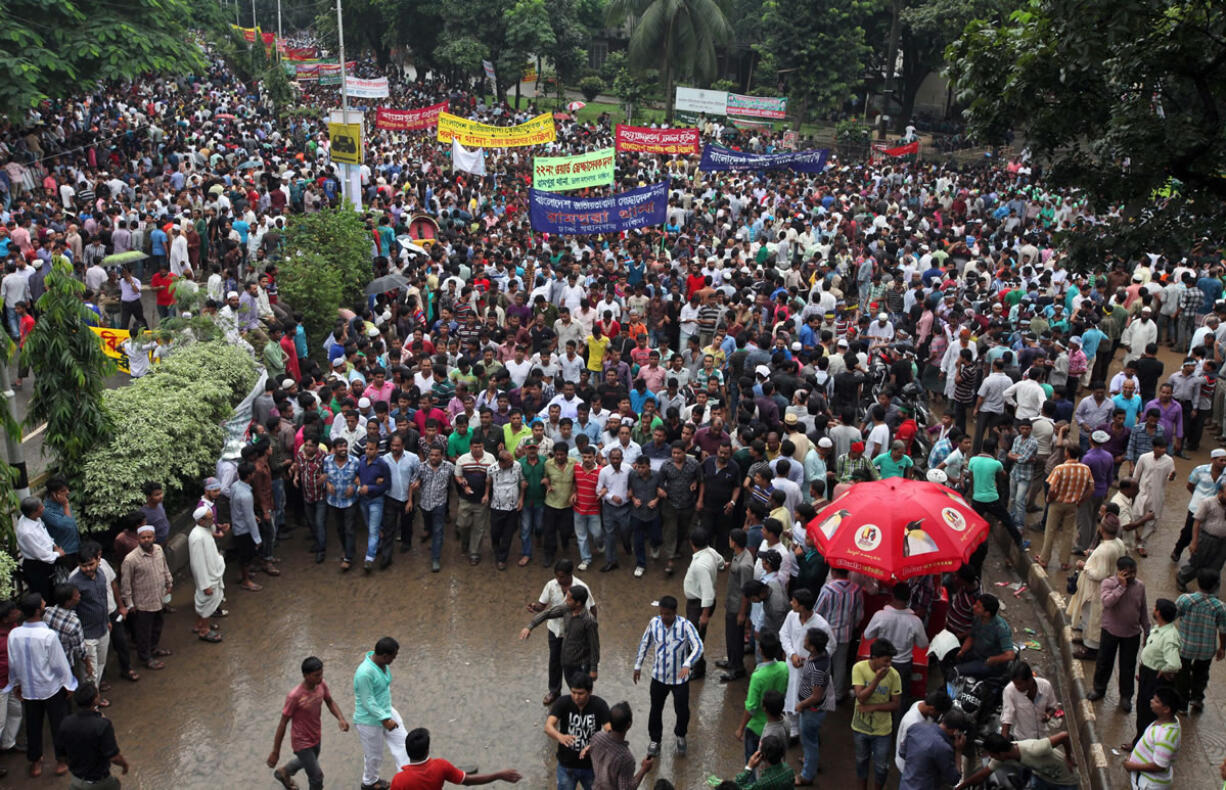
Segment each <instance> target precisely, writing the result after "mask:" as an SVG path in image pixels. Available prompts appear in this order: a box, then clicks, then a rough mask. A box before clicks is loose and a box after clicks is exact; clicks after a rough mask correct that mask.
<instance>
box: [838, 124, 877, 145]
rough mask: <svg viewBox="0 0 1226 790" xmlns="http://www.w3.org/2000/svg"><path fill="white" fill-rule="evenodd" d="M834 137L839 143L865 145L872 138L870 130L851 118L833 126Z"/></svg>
mask: <svg viewBox="0 0 1226 790" xmlns="http://www.w3.org/2000/svg"><path fill="white" fill-rule="evenodd" d="M834 136H835V139H837V140H838V141H839V142H840V143H847V144H857V145H867V144H868V142H869V140H870V138H871V136H872V130H871V129H869V128H868V127H867V126H865V125H864V124H863V123H861V122H860V121H857V120H856V119H854V118H852V119H850V120H847V121H840V122H839V123H837V124H835V127H834Z"/></svg>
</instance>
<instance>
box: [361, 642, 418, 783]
mask: <svg viewBox="0 0 1226 790" xmlns="http://www.w3.org/2000/svg"><path fill="white" fill-rule="evenodd" d="M399 652H400V643H399V642H397V641H396V640H395V639H393V638H391V637H390V636H385V637H383V638H382V639H380V640H379V641H378V642H376V643H375V649H374V650H372V651H370V652H368V653H367V654H366V658H364V659H363V660H362V663H361V664H359V665H358V669H357V671H356V672H354V673H353V698H354V709H353V723H354V724H355V725H357V728H358V739H359V740H360V741H361V742H362V790H387V788H388V783H387V782H386V781H384V780H382V779H380V778H379V769H380V768H382V767H383V747H384V744H386V745H387V749H388V751H390V752H391V753H392V759H393V760H395V762H396V768H397V770H399V769H400V768H401V767H402V766H405V765H408V763H409V756H408V755H407V754H406V753H405V748H404V739H405V735H406V734H407V733H406V732H405V727H404V719H402V718H400V713H399V712H398V711H397V710H396V709H395V708H394V707H393V706H392V670H391V665H392V662H393V661H395V660H396V655H397V654H398V653H399Z"/></svg>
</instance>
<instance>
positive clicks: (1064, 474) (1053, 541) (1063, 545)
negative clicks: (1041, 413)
mask: <svg viewBox="0 0 1226 790" xmlns="http://www.w3.org/2000/svg"><path fill="white" fill-rule="evenodd" d="M1087 441H1088V437H1087ZM1064 454H1065V460H1064V463H1062V464H1059V465H1058V466H1056V468H1055V469H1053V470H1051V474H1049V475H1048V476H1047V485H1048V492H1047V501H1048V502H1049V503H1050V506H1049V509H1048V515H1047V524H1046V527H1045V529H1044V533H1043V549H1042V551H1040V552H1039V553H1038V554H1037V555H1035V557H1034V561H1035V562H1037V563H1038V564H1039V565H1040V566H1042V567H1043V568H1046V567H1047V564H1048V562H1050V561H1051V558H1052V555H1053V552H1054V554H1055V556H1056V557H1057V558H1059V560H1060V570H1062V571H1067V570H1068V569H1069V564H1068V556H1069V551H1070V549H1071V545H1070V544H1071V543H1072V540H1073V533H1074V531H1075V530H1076V528H1077V508H1078V507H1080V505H1081V503H1082V501H1083V500H1086V499H1089V497H1090V496H1091V495H1092V494H1093V493H1094V474H1093V473H1092V472H1091V471H1090V467H1088V466H1086V465H1085V464H1083V463H1081V461H1080V460H1079V459H1080V458H1081V450H1080V448H1078V447H1077V445H1074V444H1069V445H1067V446H1066V447H1065V448H1064Z"/></svg>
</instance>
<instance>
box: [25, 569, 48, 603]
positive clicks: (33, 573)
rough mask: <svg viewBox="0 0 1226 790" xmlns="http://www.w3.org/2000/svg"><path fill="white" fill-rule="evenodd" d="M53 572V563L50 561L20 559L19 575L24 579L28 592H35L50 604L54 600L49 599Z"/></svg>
mask: <svg viewBox="0 0 1226 790" xmlns="http://www.w3.org/2000/svg"><path fill="white" fill-rule="evenodd" d="M54 574H55V565H54V563H50V562H40V561H39V560H22V561H21V575H22V576H23V577H24V578H25V580H26V587H27V588H29V590H30V592H36V593H38V594H39V595H41V596H42V597H43V601H44V602H45V603H46V604H47V605H48V606H51V605H52V604H54V603H55V601H53V600H51V580H52V577H53V576H54Z"/></svg>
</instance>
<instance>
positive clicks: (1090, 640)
mask: <svg viewBox="0 0 1226 790" xmlns="http://www.w3.org/2000/svg"><path fill="white" fill-rule="evenodd" d="M1127 553H1128V547H1127V546H1125V545H1124V541H1122V540H1120V539H1119V538H1113V539H1111V540H1104V541H1103V542H1102V543H1099V544H1098V546H1097V547H1096V548H1095V549H1094V551H1093V552H1091V553H1090V556H1089V558H1088V559H1087V560H1086V565H1085V568H1083V569H1082V571H1081V574H1080V575H1079V576H1078V577H1077V594H1076V595H1074V596H1073V598H1072V600H1071V601H1069V604H1068V609H1067V611H1066V614H1068V617H1069V620H1070V621H1072V623H1073V627H1074V628H1075V627H1077V626H1079V625H1081V624H1082V617H1083V616H1084V617H1085V625H1084V626H1083V627H1082V632H1081V638H1082V640H1083V641H1085V642H1086V643H1087V644H1086V647H1097V646H1098V637H1099V633H1100V632H1101V631H1102V627H1103V599H1102V595H1100V594H1099V593H1100V589H1101V587H1102V582H1103V579H1106V578H1107V577H1108V576H1114V575H1115V562H1116V560H1118V559H1119V558H1120V557H1122V556H1124V555H1125V554H1127ZM1086 606H1089V607H1090V609H1089V612H1085V611H1084V610H1085V607H1086Z"/></svg>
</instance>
